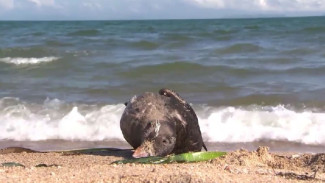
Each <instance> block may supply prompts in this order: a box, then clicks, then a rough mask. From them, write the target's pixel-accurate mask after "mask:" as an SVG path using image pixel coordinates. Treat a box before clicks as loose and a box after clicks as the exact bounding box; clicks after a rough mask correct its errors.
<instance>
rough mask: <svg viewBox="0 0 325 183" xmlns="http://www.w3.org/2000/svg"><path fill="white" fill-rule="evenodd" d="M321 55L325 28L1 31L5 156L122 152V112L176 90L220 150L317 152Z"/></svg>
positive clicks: (59, 24) (323, 141)
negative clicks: (54, 149)
mask: <svg viewBox="0 0 325 183" xmlns="http://www.w3.org/2000/svg"><path fill="white" fill-rule="evenodd" d="M324 45H325V17H308V18H261V19H216V20H212V19H211V20H143V21H135V20H134V21H37V22H33V21H2V22H0V142H1V143H0V146H1V147H8V146H11V145H17V144H19V145H20V146H23V145H24V144H28V142H29V143H34V144H35V143H36V144H37V142H39V143H38V144H39V146H42V145H43V146H44V144H46V143H44V142H53V141H55V142H56V141H58V142H64V144H67V142H71V143H73V142H79V143H81V142H84V143H85V144H87V143H89V142H107V144H110V145H111V144H112V143H111V142H114V143H115V144H120V145H122V144H126V142H125V140H124V138H123V135H122V133H121V131H120V127H119V120H120V117H121V115H122V112H123V110H124V108H125V106H124V102H126V101H128V100H129V99H130V98H131V97H132V96H134V95H138V94H141V93H143V92H145V91H151V92H158V90H159V89H160V88H171V89H173V90H175V91H177V92H178V93H179V94H180V95H181V96H182V97H183V98H184V99H186V100H187V101H188V102H189V103H191V105H192V106H193V108H194V109H195V111H196V113H197V116H198V118H199V123H200V127H201V131H202V135H203V139H204V141H205V142H206V143H208V144H217V145H216V146H213V145H211V146H213V147H214V149H222V148H224V149H225V148H226V147H227V148H228V147H229V146H231V145H232V144H233V145H234V146H235V145H236V144H241V146H243V147H244V148H245V146H249V147H250V146H251V145H252V144H254V143H257V144H258V143H261V142H263V144H266V145H272V144H273V143H274V142H278V143H277V144H285V145H284V146H287V147H288V148H287V149H286V148H284V150H288V149H289V150H295V149H294V148H290V147H297V146H299V147H302V148H301V151H321V150H322V149H325V82H324V81H325V52H324ZM21 142H24V143H21ZM41 142H42V143H41ZM104 144H105V143H104ZM224 144H226V145H224ZM293 144H294V145H293ZM91 145H93V146H103V144H100V145H98V144H97V145H96V143H91ZM218 145H219V147H218ZM290 145H291V146H290ZM88 146H89V145H88ZM33 147H34V146H33ZM46 147H47V148H49V147H48V144H47V145H46ZM78 147H79V145H78ZM236 147H237V146H236ZM311 147H312V148H311ZM315 147H316V150H315ZM37 148H38V149H42V147H37ZM274 148H275V149H276V148H277V145H275V146H274ZM49 149H50V148H49Z"/></svg>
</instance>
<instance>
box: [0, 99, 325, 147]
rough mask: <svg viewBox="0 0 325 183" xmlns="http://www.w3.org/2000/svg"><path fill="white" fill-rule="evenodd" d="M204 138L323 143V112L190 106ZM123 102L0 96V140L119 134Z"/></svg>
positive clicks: (97, 137)
mask: <svg viewBox="0 0 325 183" xmlns="http://www.w3.org/2000/svg"><path fill="white" fill-rule="evenodd" d="M194 107H195V110H196V112H197V115H198V118H199V123H200V127H201V131H202V134H203V138H204V140H205V141H208V142H253V141H258V140H261V139H267V140H284V141H291V142H301V143H305V144H325V133H324V132H325V113H323V112H311V111H309V110H305V111H301V112H297V111H293V110H289V109H287V108H285V107H283V106H274V107H261V106H255V107H252V106H249V107H241V108H239V107H223V108H216V107H209V106H194ZM124 108H125V106H124V105H123V104H116V105H105V106H97V105H86V104H79V105H72V104H68V103H65V102H64V101H61V100H58V99H52V100H50V99H47V100H46V101H45V102H44V103H43V104H29V103H25V102H22V101H20V100H19V99H17V98H2V99H0V140H3V139H12V140H18V141H22V140H33V141H37V140H47V139H64V140H82V141H101V140H121V141H124V138H123V135H122V133H121V130H120V124H119V121H120V117H121V115H122V113H123V110H124Z"/></svg>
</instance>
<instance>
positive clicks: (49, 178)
mask: <svg viewBox="0 0 325 183" xmlns="http://www.w3.org/2000/svg"><path fill="white" fill-rule="evenodd" d="M131 154H132V151H131V150H118V149H112V150H110V151H109V152H88V153H59V152H50V153H38V152H33V151H29V150H26V149H22V148H7V149H3V150H0V182H15V183H16V182H47V183H49V182H325V154H295V153H281V154H280V153H269V151H268V148H267V147H260V148H258V149H257V150H256V151H251V152H249V151H247V150H237V151H233V152H228V154H227V155H226V156H224V157H221V158H217V159H214V160H211V161H207V162H200V163H173V164H161V165H152V164H150V165H148V164H145V165H144V164H125V165H116V164H111V163H112V162H113V161H116V160H121V159H124V158H130V156H131ZM6 162H17V163H20V164H22V165H24V167H21V166H15V167H7V166H2V167H1V164H2V163H6ZM36 165H40V166H42V167H36Z"/></svg>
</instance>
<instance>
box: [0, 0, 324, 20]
mask: <svg viewBox="0 0 325 183" xmlns="http://www.w3.org/2000/svg"><path fill="white" fill-rule="evenodd" d="M314 15H325V0H0V20H115V19H183V18H185V19H187V18H233V17H264V16H314Z"/></svg>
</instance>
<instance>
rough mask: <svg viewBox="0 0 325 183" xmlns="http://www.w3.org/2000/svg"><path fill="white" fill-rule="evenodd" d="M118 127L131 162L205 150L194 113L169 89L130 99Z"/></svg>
mask: <svg viewBox="0 0 325 183" xmlns="http://www.w3.org/2000/svg"><path fill="white" fill-rule="evenodd" d="M120 127H121V130H122V133H123V136H124V138H125V140H126V141H127V142H128V143H129V144H130V145H131V146H132V147H133V148H134V149H135V151H134V153H133V157H135V158H139V157H147V156H165V155H168V154H172V153H175V154H179V153H184V152H190V151H201V149H202V147H204V148H205V150H207V148H206V146H205V145H204V143H203V140H202V135H201V131H200V127H199V124H198V119H197V116H196V114H195V112H194V110H193V109H192V107H191V106H190V105H189V104H188V103H187V102H186V101H185V100H183V99H182V98H181V97H180V96H179V95H178V94H177V93H176V92H174V91H172V90H170V89H161V90H160V91H159V93H151V92H146V93H144V94H142V95H139V96H134V97H133V98H131V100H130V101H129V102H127V103H126V108H125V110H124V112H123V115H122V117H121V121H120Z"/></svg>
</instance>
